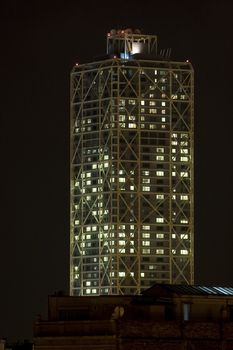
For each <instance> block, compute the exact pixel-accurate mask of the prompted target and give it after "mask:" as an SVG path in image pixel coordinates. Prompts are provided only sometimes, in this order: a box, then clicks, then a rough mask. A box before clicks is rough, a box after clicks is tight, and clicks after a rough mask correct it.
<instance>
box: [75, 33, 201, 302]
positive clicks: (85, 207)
mask: <svg viewBox="0 0 233 350" xmlns="http://www.w3.org/2000/svg"><path fill="white" fill-rule="evenodd" d="M193 85H194V82H193V68H192V65H191V64H190V62H188V61H184V62H175V61H172V60H171V59H170V49H168V50H160V51H158V47H157V37H156V36H152V35H144V34H141V33H140V31H139V30H135V31H132V30H130V29H127V30H112V31H111V32H110V33H108V34H107V54H106V55H105V56H103V57H99V58H97V59H96V60H95V61H94V62H91V63H87V64H82V65H78V64H76V66H75V67H74V68H73V70H72V72H71V238H70V240H71V252H70V292H71V295H111V294H140V293H141V291H143V290H144V289H147V288H148V287H150V286H151V285H153V284H154V283H170V284H193V282H194V271H193V270H194V266H193V265H194V263H193V235H194V222H193V221H194V213H193V136H194V135H193V123H194V122H193V100H194V97H193Z"/></svg>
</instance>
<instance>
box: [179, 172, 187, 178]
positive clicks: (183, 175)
mask: <svg viewBox="0 0 233 350" xmlns="http://www.w3.org/2000/svg"><path fill="white" fill-rule="evenodd" d="M180 176H181V177H188V172H187V171H181V173H180Z"/></svg>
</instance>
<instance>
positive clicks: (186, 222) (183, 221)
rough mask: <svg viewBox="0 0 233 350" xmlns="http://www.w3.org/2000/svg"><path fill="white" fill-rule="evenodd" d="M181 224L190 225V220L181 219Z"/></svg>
mask: <svg viewBox="0 0 233 350" xmlns="http://www.w3.org/2000/svg"><path fill="white" fill-rule="evenodd" d="M180 223H181V224H188V220H187V219H181V220H180Z"/></svg>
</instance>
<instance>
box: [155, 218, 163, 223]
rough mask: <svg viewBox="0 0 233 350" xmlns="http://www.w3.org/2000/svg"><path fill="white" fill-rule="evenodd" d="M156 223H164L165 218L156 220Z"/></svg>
mask: <svg viewBox="0 0 233 350" xmlns="http://www.w3.org/2000/svg"><path fill="white" fill-rule="evenodd" d="M156 222H161V223H162V222H164V218H156Z"/></svg>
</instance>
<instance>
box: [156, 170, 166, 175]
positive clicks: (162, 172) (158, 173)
mask: <svg viewBox="0 0 233 350" xmlns="http://www.w3.org/2000/svg"><path fill="white" fill-rule="evenodd" d="M156 175H157V176H164V171H161V170H158V171H156Z"/></svg>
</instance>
